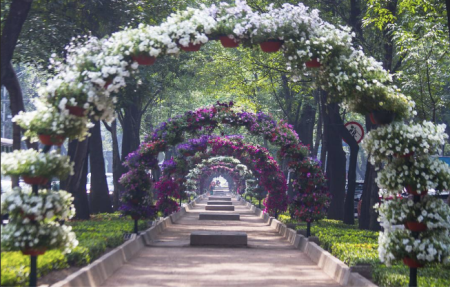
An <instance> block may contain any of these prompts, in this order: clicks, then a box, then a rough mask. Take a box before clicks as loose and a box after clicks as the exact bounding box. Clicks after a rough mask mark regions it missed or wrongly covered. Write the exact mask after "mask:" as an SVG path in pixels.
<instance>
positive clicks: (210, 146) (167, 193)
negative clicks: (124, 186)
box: [156, 137, 287, 214]
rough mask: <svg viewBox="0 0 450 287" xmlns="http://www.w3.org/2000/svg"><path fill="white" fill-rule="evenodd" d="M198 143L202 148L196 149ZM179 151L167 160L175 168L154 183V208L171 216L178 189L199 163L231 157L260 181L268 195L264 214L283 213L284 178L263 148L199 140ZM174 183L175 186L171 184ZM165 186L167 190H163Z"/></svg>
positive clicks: (238, 140) (216, 139)
mask: <svg viewBox="0 0 450 287" xmlns="http://www.w3.org/2000/svg"><path fill="white" fill-rule="evenodd" d="M199 142H201V143H202V144H201V145H198V143H199ZM203 143H204V144H203ZM178 150H179V151H180V150H181V151H180V154H181V155H179V156H177V157H176V158H175V159H174V160H172V159H171V160H170V161H173V162H176V167H175V168H170V169H167V168H166V169H163V176H162V177H161V179H160V181H158V182H157V183H156V190H157V191H158V202H157V204H156V205H157V206H163V207H164V210H165V211H170V212H173V211H176V210H177V209H178V206H177V205H176V200H175V199H177V198H179V194H180V190H182V189H181V186H182V184H183V183H184V182H185V181H186V175H187V174H188V173H189V170H192V169H193V168H194V167H195V165H196V164H198V163H200V162H201V161H202V160H204V159H208V158H212V157H217V156H233V157H234V158H237V159H239V161H240V162H241V163H242V164H243V165H245V166H247V168H248V169H249V170H251V171H252V174H253V175H254V176H255V177H257V178H258V179H259V183H260V185H261V186H264V188H265V189H266V190H268V191H269V195H268V197H267V199H266V200H265V202H264V204H265V207H266V208H265V211H266V212H268V213H270V214H276V213H277V212H282V211H285V210H286V208H287V196H286V191H287V184H286V178H285V176H284V174H283V172H282V171H281V170H280V168H279V167H278V163H277V162H276V160H275V159H274V158H273V157H272V156H271V155H270V154H269V152H268V151H267V150H266V149H265V148H262V147H260V146H258V145H251V144H246V143H244V142H243V140H242V139H241V138H240V137H225V138H222V137H209V138H207V137H202V139H201V141H198V140H197V139H195V140H190V143H187V144H182V145H179V146H178ZM192 150H196V151H197V155H196V154H194V153H190V154H188V153H187V152H191V151H192ZM200 152H201V153H200ZM194 155H195V156H194ZM171 166H172V164H171ZM175 174H176V176H175ZM174 182H175V183H176V185H174V184H172V183H174ZM167 186H170V188H166V187H167ZM167 206H171V207H173V210H169V209H167Z"/></svg>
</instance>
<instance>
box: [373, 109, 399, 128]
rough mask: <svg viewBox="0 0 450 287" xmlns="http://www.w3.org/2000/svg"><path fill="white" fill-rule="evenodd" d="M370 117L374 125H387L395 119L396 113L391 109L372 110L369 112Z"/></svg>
mask: <svg viewBox="0 0 450 287" xmlns="http://www.w3.org/2000/svg"><path fill="white" fill-rule="evenodd" d="M369 118H370V121H371V122H372V124H374V125H387V124H390V123H392V122H393V121H394V119H395V113H393V112H389V111H372V112H371V113H370V114H369Z"/></svg>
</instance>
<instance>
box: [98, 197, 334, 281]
mask: <svg viewBox="0 0 450 287" xmlns="http://www.w3.org/2000/svg"><path fill="white" fill-rule="evenodd" d="M206 202H207V200H206V199H205V200H203V201H202V202H200V204H198V205H196V207H195V209H194V210H190V211H189V212H188V213H187V214H186V215H185V216H183V217H182V218H181V219H180V220H179V221H177V222H176V224H174V225H172V226H169V227H168V228H167V229H166V230H164V232H163V233H162V234H161V235H160V237H159V238H158V241H155V242H153V243H152V245H151V246H148V247H146V248H144V249H143V250H142V251H141V252H140V253H139V254H138V255H137V256H136V257H135V258H134V259H133V260H132V261H131V262H129V263H127V264H125V265H124V266H122V267H121V268H120V269H119V270H117V272H116V273H115V274H114V275H113V276H111V277H110V278H109V279H108V280H107V281H105V283H104V284H103V286H340V285H339V284H338V283H336V282H335V281H334V280H332V279H331V278H330V277H329V276H328V275H326V274H325V273H324V272H323V271H322V270H321V269H320V268H319V267H318V266H317V265H316V264H314V263H313V262H312V261H311V260H310V259H309V258H308V257H307V256H306V255H305V254H303V253H302V252H300V251H299V250H297V249H295V248H294V247H293V246H291V245H290V244H289V242H287V241H286V240H284V239H283V238H282V237H281V236H280V235H278V233H276V232H275V230H273V229H272V228H270V227H269V226H268V225H267V224H266V223H264V222H263V220H262V219H260V218H258V217H256V216H255V215H254V214H253V212H251V211H250V210H249V209H248V208H246V207H245V206H244V205H242V204H241V202H239V201H236V200H235V199H233V200H232V202H233V205H235V211H220V212H219V211H205V210H204V206H205V205H206ZM207 212H211V213H214V212H217V213H238V214H240V215H241V220H240V221H212V220H198V214H199V213H207ZM203 230H204V231H241V232H246V233H247V235H248V247H246V248H226V247H224V248H221V247H191V246H189V235H190V233H191V232H192V231H203Z"/></svg>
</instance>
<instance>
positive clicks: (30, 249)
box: [22, 247, 47, 256]
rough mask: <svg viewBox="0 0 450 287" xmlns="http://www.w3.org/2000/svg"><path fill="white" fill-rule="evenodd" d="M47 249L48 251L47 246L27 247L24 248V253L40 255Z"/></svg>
mask: <svg viewBox="0 0 450 287" xmlns="http://www.w3.org/2000/svg"><path fill="white" fill-rule="evenodd" d="M45 251H47V248H45V247H41V248H38V249H34V248H27V249H25V250H22V254H23V255H31V256H38V255H42V254H44V253H45Z"/></svg>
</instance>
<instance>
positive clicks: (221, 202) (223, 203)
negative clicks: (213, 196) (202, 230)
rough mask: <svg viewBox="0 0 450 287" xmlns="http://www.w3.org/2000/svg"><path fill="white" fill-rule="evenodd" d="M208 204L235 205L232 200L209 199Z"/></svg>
mask: <svg viewBox="0 0 450 287" xmlns="http://www.w3.org/2000/svg"><path fill="white" fill-rule="evenodd" d="M206 205H233V203H232V202H231V201H208V202H207V203H206Z"/></svg>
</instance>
